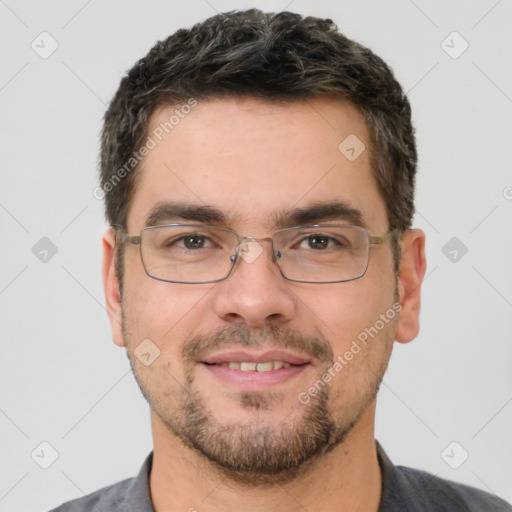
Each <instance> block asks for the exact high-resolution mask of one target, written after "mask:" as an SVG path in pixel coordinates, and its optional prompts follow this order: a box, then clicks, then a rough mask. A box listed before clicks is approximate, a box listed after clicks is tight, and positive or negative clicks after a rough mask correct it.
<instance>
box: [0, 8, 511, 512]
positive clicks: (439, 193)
mask: <svg viewBox="0 0 512 512" xmlns="http://www.w3.org/2000/svg"><path fill="white" fill-rule="evenodd" d="M251 6H255V7H260V8H263V9H265V10H274V11H275V10H278V11H279V10H282V9H283V8H287V9H289V10H294V11H297V12H300V13H304V14H312V15H317V16H323V17H331V18H332V19H333V20H334V21H335V22H336V23H337V24H338V25H339V27H340V29H341V30H342V31H343V32H344V33H345V34H346V35H348V36H349V37H352V38H354V39H356V40H358V41H360V42H362V43H363V44H366V45H368V46H369V47H371V48H372V49H373V50H374V51H376V52H377V53H378V54H379V55H380V56H382V57H383V58H384V59H385V60H386V61H387V62H388V63H389V64H390V65H391V66H392V67H393V68H394V70H395V72H396V74H397V76H398V79H399V80H400V81H401V83H402V84H403V86H404V89H405V90H406V91H408V92H409V97H410V100H411V103H412V106H413V111H414V121H415V125H416V127H417V138H418V148H419V154H420V163H419V176H418V191H417V209H418V213H417V215H416V218H415V225H416V226H417V227H421V228H422V229H424V230H425V232H426V234H427V258H428V270H427V277H426V279H425V282H424V285H423V307H422V314H421V320H422V329H421V334H420V336H419V337H418V338H417V339H416V340H415V341H414V342H413V343H410V344H408V345H404V346H402V345H398V344H397V346H396V349H395V352H394V354H393V357H392V360H391V365H390V369H389V371H388V373H387V375H386V377H385V379H384V383H383V385H382V387H381V391H380V397H379V406H378V417H377V427H376V431H377V432H376V437H377V438H378V439H379V440H380V441H381V443H382V444H383V446H384V447H385V449H386V450H387V452H388V454H389V455H390V457H391V458H392V460H393V461H394V462H395V463H397V464H404V465H410V466H413V467H417V468H422V469H425V470H428V471H430V472H432V473H434V474H436V475H439V476H441V477H445V478H449V479H454V480H457V481H460V482H466V483H468V484H471V485H473V486H476V487H480V488H482V489H486V490H488V491H491V492H494V493H496V494H498V495H500V496H502V497H504V498H505V499H507V500H512V477H511V475H512V463H511V460H512V441H511V424H512V403H511V402H512V377H511V370H510V367H511V364H510V363H511V356H512V339H511V333H512V314H511V313H512V272H511V253H512V241H511V233H512V200H511V199H512V172H511V162H512V144H511V142H510V135H511V130H510V119H511V116H512V100H511V96H512V71H511V66H510V62H512V60H511V54H512V52H511V50H512V37H511V32H510V23H511V19H512V18H511V15H512V3H511V1H510V0H501V1H496V0H474V1H471V2H469V1H467V0H458V1H452V2H444V1H441V0H439V1H435V2H434V1H432V2H427V1H421V0H415V1H414V2H413V1H412V0H392V1H386V2H378V1H356V0H351V1H337V2H327V1H318V0H317V1H315V2H306V1H301V0H294V1H292V2H289V3H288V4H287V2H286V0H283V1H282V2H281V1H276V0H274V1H251V2H249V1H242V0H236V1H235V0H233V1H231V0H189V1H188V2H170V1H168V2H165V1H163V0H162V1H157V0H152V1H144V2H142V1H135V0H130V1H127V0H108V1H107V0H105V1H101V0H89V1H86V0H72V1H63V0H60V1H46V2H36V1H32V2H30V1H28V0H0V51H1V55H0V65H1V69H0V119H1V134H0V141H1V148H2V152H1V161H0V162H1V163H0V169H1V170H0V172H1V186H0V226H1V229H0V232H1V237H2V238H1V239H2V243H1V250H0V263H1V265H0V319H1V324H0V326H1V351H0V390H1V396H0V434H1V435H0V450H1V452H0V454H1V455H0V456H1V461H0V511H3V512H7V511H9V512H18V511H19V512H25V511H44V510H47V509H49V508H51V507H53V506H56V505H57V504H59V503H61V502H63V501H65V500H68V499H71V498H74V497H79V496H82V495H83V494H84V493H89V492H91V491H93V490H96V489H98V488H99V487H102V486H105V485H107V484H110V483H113V482H115V481H118V480H120V479H122V478H126V477H129V476H133V475H135V474H136V472H137V471H138V469H139V466H140V464H141V463H142V460H143V458H144V457H145V455H146V454H147V453H148V452H149V451H150V450H151V448H152V441H151V432H150V424H149V412H148V406H147V404H146V402H145V401H144V399H143V398H142V395H141V393H140V391H139V389H138V387H137V385H136V383H135V381H134V378H133V377H132V375H131V372H130V369H129V365H128V360H127V358H126V355H125V352H124V349H119V348H118V347H116V346H115V345H114V344H113V343H112V341H111V332H110V325H109V323H108V321H107V315H106V312H105V310H104V299H103V289H102V283H101V276H100V263H101V253H100V236H101V233H102V232H103V230H104V229H105V227H106V225H105V223H104V220H103V210H102V208H103V205H102V203H101V202H100V201H98V200H97V199H95V198H94V197H93V195H92V191H93V189H94V187H95V186H96V185H97V182H96V164H97V154H98V141H99V132H100V127H101V118H102V115H103V113H104V111H105V107H106V104H107V103H108V101H109V100H110V98H111V97H112V95H113V93H114V91H115V90H116V88H117V86H118V83H119V80H120V78H121V76H122V75H123V74H124V72H125V71H126V70H127V69H128V68H129V67H131V66H132V64H133V63H134V62H135V61H136V60H137V59H139V58H140V57H142V56H143V55H144V54H145V53H146V52H147V51H148V50H149V48H150V47H151V46H152V45H153V44H154V43H155V41H156V40H159V39H163V38H165V37H166V36H167V35H169V34H170V33H172V32H174V31H175V30H176V29H178V28H180V27H183V26H190V25H191V24H193V23H194V22H196V21H199V20H202V19H204V18H206V17H208V16H210V15H213V14H215V12H216V11H225V10H231V9H236V8H239V9H241V8H247V7H251ZM42 31H47V32H48V33H49V34H51V36H52V37H53V38H54V39H55V40H56V41H57V42H58V45H59V47H58V49H57V50H56V51H55V52H54V53H53V54H52V55H51V56H49V57H48V58H46V59H43V58H41V57H40V56H39V54H38V53H36V52H35V51H34V50H33V49H32V47H31V43H32V41H34V40H35V43H34V44H38V45H39V48H40V51H42V49H43V48H42V47H43V45H44V48H45V49H46V50H48V49H49V48H50V41H49V39H46V40H43V41H42V40H41V37H43V36H39V34H40V33H41V32H42ZM453 31H457V32H458V33H459V34H460V35H461V36H462V37H463V38H464V40H466V41H467V42H468V43H469V48H468V49H467V50H466V51H465V52H464V53H463V54H462V55H460V56H459V57H458V58H452V57H451V56H450V55H448V54H447V53H446V51H445V49H447V50H448V51H450V52H451V53H452V54H454V53H458V52H459V51H460V49H462V46H461V45H462V44H463V41H462V40H460V39H457V36H451V37H450V38H448V40H447V41H446V43H444V47H445V49H443V47H442V45H441V44H442V41H443V40H445V39H446V38H447V36H449V35H450V34H451V33H452V32H453ZM454 37H455V39H454ZM450 47H451V48H450ZM42 237H48V238H49V239H50V240H51V241H52V242H53V243H54V244H55V245H56V247H57V248H58V252H57V254H56V255H55V256H53V257H52V258H48V259H49V260H48V261H47V262H46V263H44V262H41V261H40V260H39V259H38V258H36V256H35V255H34V254H33V252H32V247H33V246H34V245H35V244H36V243H37V242H38V241H39V240H40V239H41V238H42ZM452 237H457V238H458V239H459V240H460V241H461V242H462V243H464V244H465V246H467V248H468V252H467V254H465V255H464V256H463V257H460V255H461V253H460V251H459V253H458V260H457V261H456V262H453V261H451V260H450V259H449V258H448V257H447V256H445V254H443V252H442V249H443V247H444V246H445V244H446V243H447V242H448V241H449V240H450V239H451V238H452ZM450 250H451V249H450ZM450 257H453V253H452V256H450ZM43 441H46V442H48V443H50V444H51V445H52V446H53V447H54V449H55V450H57V452H58V454H59V457H58V459H57V460H56V461H55V462H54V463H53V464H52V465H51V466H50V467H49V468H48V469H42V468H41V467H39V465H38V464H36V462H35V461H34V460H33V459H32V458H31V453H32V452H33V451H34V450H35V449H36V448H37V450H36V452H35V453H36V454H39V459H37V456H36V455H34V458H35V459H36V460H38V461H39V462H40V463H41V462H44V459H45V458H46V462H48V461H49V460H50V459H48V457H49V456H50V455H49V453H50V452H49V450H48V449H44V447H43V449H42V451H41V448H40V447H39V446H40V443H41V442H43ZM453 441H456V442H457V443H459V445H460V447H459V445H456V447H455V449H454V451H451V449H449V450H448V457H446V456H445V458H446V459H447V460H449V461H450V462H451V463H452V465H454V461H455V462H457V461H460V460H461V454H462V451H461V450H462V449H464V450H466V451H467V452H468V453H469V458H468V459H467V460H466V461H465V462H464V463H463V464H462V465H461V466H460V467H459V468H458V469H452V468H451V467H450V466H449V465H448V464H447V462H445V460H444V459H443V457H442V456H441V454H442V452H443V451H444V450H445V448H446V447H447V446H448V445H449V444H450V443H452V442H453ZM38 447H39V448H38ZM461 447H462V448H461ZM38 450H39V451H38ZM206 507H207V502H205V508H206Z"/></svg>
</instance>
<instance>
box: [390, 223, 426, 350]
mask: <svg viewBox="0 0 512 512" xmlns="http://www.w3.org/2000/svg"><path fill="white" fill-rule="evenodd" d="M401 246H402V261H401V266H400V273H399V275H398V292H399V302H400V304H401V305H402V309H401V311H400V315H399V318H398V326H397V329H396V332H395V340H396V341H398V342H400V343H408V342H409V341H412V340H413V339H414V338H415V337H416V336H417V335H418V332H419V329H420V319H419V316H420V303H421V283H422V282H423V278H424V276H425V271H426V268H427V262H426V259H425V233H424V232H423V231H422V230H421V229H412V230H410V231H406V232H405V233H404V235H403V237H402V243H401Z"/></svg>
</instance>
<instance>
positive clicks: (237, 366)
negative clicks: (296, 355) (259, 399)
mask: <svg viewBox="0 0 512 512" xmlns="http://www.w3.org/2000/svg"><path fill="white" fill-rule="evenodd" d="M219 366H224V367H226V368H231V369H232V370H241V371H243V372H254V371H257V372H269V371H271V370H280V369H281V368H288V367H289V366H290V363H285V362H283V361H267V362H265V363H251V362H245V361H243V362H238V361H230V362H229V363H220V365H219Z"/></svg>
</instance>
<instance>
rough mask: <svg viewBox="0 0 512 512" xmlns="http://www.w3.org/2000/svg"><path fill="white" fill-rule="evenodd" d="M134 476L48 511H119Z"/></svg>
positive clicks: (121, 508)
mask: <svg viewBox="0 0 512 512" xmlns="http://www.w3.org/2000/svg"><path fill="white" fill-rule="evenodd" d="M133 481H134V478H128V479H126V480H123V481H121V482H117V483H115V484H113V485H109V486H108V487H103V488H102V489H99V490H97V491H95V492H93V493H92V494H88V495H87V496H83V497H82V498H78V499H75V500H72V501H68V502H66V503H63V504H62V505H60V506H59V507H57V508H55V509H53V510H51V511H50V512H93V511H98V510H101V511H102V512H118V511H119V512H121V511H122V510H123V503H124V499H125V497H126V493H127V490H128V488H129V487H130V485H131V484H132V483H133Z"/></svg>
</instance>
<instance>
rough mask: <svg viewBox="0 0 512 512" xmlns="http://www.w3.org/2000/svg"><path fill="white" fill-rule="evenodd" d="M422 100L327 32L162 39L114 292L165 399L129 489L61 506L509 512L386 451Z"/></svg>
mask: <svg viewBox="0 0 512 512" xmlns="http://www.w3.org/2000/svg"><path fill="white" fill-rule="evenodd" d="M410 118H411V114H410V106H409V102H408V100H407V98H406V97H405V95H404V94H403V92H402V89H401V87H400V85H399V84H398V83H397V82H396V80H395V78H394V76H393V74H392V72H391V71H390V69H389V68H388V67H387V66H386V64H385V63H384V62H383V61H382V60H381V59H380V58H378V57H377V56H376V55H374V54H373V53H372V52H371V51H370V50H368V49H366V48H364V47H362V46H361V45H359V44H357V43H355V42H353V41H350V40H348V39H347V38H345V37H344V36H343V35H342V34H340V33H339V32H338V31H337V29H336V27H335V26H334V24H333V23H332V22H331V21H330V20H321V19H316V18H311V17H309V18H302V17H300V16H299V15H297V14H292V13H289V12H284V13H279V14H265V13H262V12H261V11H257V10H250V11H246V12H233V13H227V14H221V15H218V16H215V17H213V18H210V19H208V20H206V21H205V22H203V23H200V24H197V25H195V26H194V27H192V28H191V29H190V30H179V31H178V32H177V33H175V34H174V35H172V36H170V37H169V38H168V39H167V40H165V41H163V42H160V43H158V44H157V45H155V47H154V48H153V49H152V50H151V51H150V52H149V54H148V55H147V56H146V57H145V58H143V59H142V60H140V61H139V62H138V63H137V64H136V65H135V66H134V67H133V68H132V69H131V70H130V71H129V73H128V75H127V76H126V77H125V78H124V79H123V80H122V82H121V85H120V87H119V90H118V92H117V93H116V95H115V97H114V99H113V101H112V103H111V105H110V107H109V110H108V112H107V114H106V116H105V126H104V131H103V138H102V154H101V191H102V192H103V193H105V201H106V213H107V218H108V221H109V223H110V225H111V226H112V227H111V229H109V230H108V231H107V233H105V235H104V238H103V249H104V266H103V280H104V286H105V294H106V302H107V307H108V310H109V315H110V320H111V324H112V329H113V334H114V342H115V343H116V344H117V345H119V346H124V347H126V350H127V354H128V356H129V359H130V362H131V365H132V368H133V371H134V374H135V376H136V378H137V381H138V383H139V385H140V388H141V390H142V392H143V394H144V396H145V397H146V399H147V400H148V402H149V404H150V406H151V423H152V433H153V441H154V451H153V452H152V453H151V454H150V455H149V456H148V458H147V459H146V461H145V462H144V465H143V467H142V469H141V471H140V473H139V475H138V476H137V477H136V478H135V479H129V480H125V481H123V482H120V483H117V484H115V485H113V486H110V487H107V488H105V489H102V490H100V491H97V492H96V493H93V494H91V495H89V496H86V497H84V498H81V499H79V500H76V501H73V502H70V503H68V504H64V505H62V506H61V507H59V508H57V509H55V510H56V511H58V512H64V511H92V510H101V511H103V512H107V511H133V512H135V511H137V512H151V511H156V512H164V511H165V512H167V511H196V510H197V511H199V512H202V511H219V510H222V511H229V510H254V511H272V510H276V511H277V510H279V511H298V510H309V511H326V510H329V511H332V510H351V511H365V512H368V511H380V512H384V511H395V510H396V511H408V510H411V511H412V510H414V511H443V510H446V511H448V510H449V511H463V510H464V511H476V510H478V511H505V510H509V511H510V510H512V507H510V506H509V505H507V504H506V503H505V502H504V501H502V500H500V499H499V498H497V497H495V496H492V495H490V494H487V493H484V492H482V491H479V490H476V489H473V488H470V487H467V486H463V485H460V484H456V483H453V482H449V481H446V480H442V479H440V478H437V477H434V476H433V475H429V474H427V473H424V472H421V471H417V470H413V469H409V468H403V467H396V466H394V465H393V464H392V463H391V461H390V460H389V458H388V457H387V456H386V454H385V452H384V450H383V449H382V447H381V446H380V445H379V444H378V443H377V442H376V441H375V439H374V422H375V405H376V394H377V390H378V387H379V384H380V382H381V380H382V377H383V375H384V372H385V370H386V367H387V364H388V360H389V357H390V354H391V349H392V345H393V342H394V341H397V342H399V343H407V342H409V341H411V340H413V339H414V338H415V336H416V335H417V333H418V328H419V326H418V318H419V310H420V290H421V282H422V279H423V277H424V275H425V268H426V263H425V255H424V244H425V235H424V233H423V232H422V231H421V230H418V229H411V222H412V217H413V214H414V201H413V198H414V181H415V171H416V160H417V155H416V148H415V141H414V133H413V128H412V125H411V119H410Z"/></svg>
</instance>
